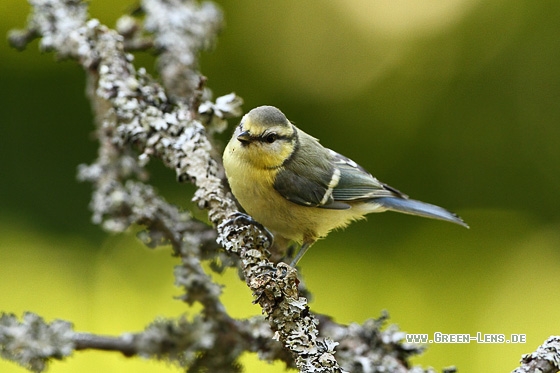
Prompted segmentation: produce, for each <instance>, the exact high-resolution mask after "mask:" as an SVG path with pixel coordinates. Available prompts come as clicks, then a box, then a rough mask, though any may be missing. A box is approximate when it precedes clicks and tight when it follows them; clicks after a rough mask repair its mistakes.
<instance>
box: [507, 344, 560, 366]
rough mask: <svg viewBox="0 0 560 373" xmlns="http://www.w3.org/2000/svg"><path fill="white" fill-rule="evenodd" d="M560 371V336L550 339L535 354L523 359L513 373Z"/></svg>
mask: <svg viewBox="0 0 560 373" xmlns="http://www.w3.org/2000/svg"><path fill="white" fill-rule="evenodd" d="M558 371H560V336H552V337H549V338H548V339H547V340H546V341H544V343H543V344H542V345H540V346H539V347H538V348H537V350H536V351H535V352H532V353H530V354H525V355H523V356H522V358H521V366H520V367H519V368H517V369H515V370H514V371H513V372H512V373H556V372H558Z"/></svg>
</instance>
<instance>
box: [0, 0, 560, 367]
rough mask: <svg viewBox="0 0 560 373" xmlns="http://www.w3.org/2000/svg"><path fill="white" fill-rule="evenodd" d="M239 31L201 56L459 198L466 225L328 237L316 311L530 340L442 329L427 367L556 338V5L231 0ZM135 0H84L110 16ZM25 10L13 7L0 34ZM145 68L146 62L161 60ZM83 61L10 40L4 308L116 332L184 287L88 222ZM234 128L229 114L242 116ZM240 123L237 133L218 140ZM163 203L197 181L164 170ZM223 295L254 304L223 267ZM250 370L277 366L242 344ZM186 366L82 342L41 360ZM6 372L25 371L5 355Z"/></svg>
mask: <svg viewBox="0 0 560 373" xmlns="http://www.w3.org/2000/svg"><path fill="white" fill-rule="evenodd" d="M218 3H219V5H220V6H221V7H222V8H223V10H224V13H225V18H226V23H227V24H226V27H225V29H224V31H223V33H222V34H221V36H220V38H219V40H218V44H217V47H216V49H215V50H214V51H213V52H209V53H205V54H203V56H202V58H201V69H202V72H203V73H204V74H205V75H206V76H208V78H209V80H208V84H209V86H210V87H211V88H212V89H213V90H214V92H215V94H216V95H222V94H226V93H229V92H231V91H235V92H236V93H237V94H239V95H240V96H242V97H243V98H244V99H245V105H244V109H245V111H248V110H250V109H251V108H253V107H255V106H258V105H263V104H270V105H275V106H277V107H279V108H281V109H282V110H283V111H284V113H286V115H287V116H288V118H290V119H291V120H293V121H294V122H295V123H296V124H297V125H298V126H300V127H301V128H302V129H304V130H305V131H307V132H309V133H311V134H313V135H315V136H316V137H319V138H320V139H321V141H322V143H323V144H324V145H326V146H329V147H332V148H334V149H336V150H337V151H339V152H341V153H342V154H345V155H347V156H349V157H351V158H353V159H354V160H356V161H357V162H358V163H360V164H362V165H363V166H364V167H366V168H367V169H368V170H370V171H371V172H372V173H373V174H374V175H375V176H377V177H378V178H379V179H380V180H382V181H384V182H386V183H388V184H389V185H391V186H394V187H396V188H398V189H400V190H402V191H403V192H405V193H408V194H409V195H411V196H412V197H413V198H416V199H421V200H424V201H428V202H432V203H435V204H438V205H441V206H444V207H447V208H449V209H451V210H453V211H456V212H457V213H459V214H460V215H461V216H462V217H463V218H464V219H465V220H466V221H467V222H468V223H469V224H470V226H471V229H470V230H466V229H463V228H461V227H459V226H455V225H452V224H446V223H443V222H437V221H430V220H426V219H420V218H414V217H410V216H404V215H398V214H393V213H386V214H379V215H373V216H370V217H369V218H368V220H367V221H362V222H359V223H355V224H353V225H352V226H351V227H350V228H348V229H347V230H346V231H344V232H335V233H331V235H330V236H329V238H328V239H326V240H323V241H320V242H319V243H317V244H316V245H315V246H314V247H313V248H312V249H311V250H310V251H309V253H308V254H307V255H306V256H305V258H304V259H303V260H302V261H301V262H300V264H301V268H302V270H301V271H302V274H303V276H304V278H305V281H306V283H307V285H308V286H309V288H310V289H311V290H312V291H313V293H314V298H313V300H312V301H311V307H312V309H313V310H314V311H317V312H321V313H326V314H329V315H331V316H333V317H334V318H335V319H336V320H337V321H339V322H343V323H349V322H358V323H361V322H363V321H364V320H366V319H367V318H370V317H377V316H379V315H380V313H381V311H382V310H383V309H387V310H388V311H389V312H390V314H391V316H392V319H391V320H392V322H394V323H397V324H398V325H399V326H400V327H401V329H403V330H405V331H407V332H410V333H428V334H430V336H433V333H434V332H443V333H470V334H473V335H474V334H476V333H477V332H481V333H502V334H505V335H506V336H508V337H509V334H510V333H520V334H526V335H527V343H525V344H493V345H489V344H477V343H470V344H432V345H430V347H429V349H428V351H427V352H426V353H425V354H424V355H423V356H422V357H420V358H416V359H414V363H418V364H422V365H424V366H433V367H435V368H437V369H438V370H439V369H441V368H442V367H444V366H448V365H452V364H454V365H456V366H457V367H458V368H459V371H460V372H477V371H487V372H498V371H502V372H507V371H510V370H511V369H513V368H515V367H516V366H517V362H518V360H519V358H520V356H521V354H522V353H526V352H531V351H533V350H534V349H535V348H536V347H537V346H538V345H539V344H541V343H542V342H543V341H544V339H545V338H547V337H548V336H549V335H552V334H560V323H559V322H558V320H559V319H560V318H559V316H560V311H559V306H560V298H559V297H558V289H560V279H559V276H558V273H559V272H560V234H559V226H560V215H559V213H558V211H559V209H560V199H559V198H558V193H559V192H560V166H559V162H558V161H559V159H560V146H559V139H560V127H559V121H560V102H559V98H560V4H558V3H557V2H534V1H530V0H510V1H505V0H491V1H478V0H448V1H422V2H419V1H416V0H393V1H375V2H374V1H369V0H362V1H358V0H355V1H343V0H333V1H330V2H322V1H318V0H314V1H306V2H300V1H296V0H290V1H283V2H280V1H276V2H271V1H266V2H265V1H263V2H258V1H246V0H237V1H219V2H218ZM134 6H135V2H134V1H125V0H120V1H114V0H92V1H91V7H90V12H91V14H92V16H93V17H96V18H99V19H101V21H102V22H103V23H106V24H108V25H109V26H113V25H114V22H115V20H116V19H117V17H118V15H120V14H122V13H123V12H124V11H127V10H130V9H132V8H133V7H134ZM28 11H29V7H28V5H27V4H26V3H25V2H23V1H21V0H2V1H1V2H0V34H1V35H6V33H7V31H8V30H9V29H11V28H20V27H22V26H23V25H24V22H25V19H26V15H27V13H28ZM136 63H137V65H138V66H141V65H145V66H147V67H148V69H149V70H150V71H153V66H154V60H153V58H151V57H146V56H138V59H137V62H136ZM84 87H85V79H84V73H83V72H82V71H81V70H80V68H79V67H77V65H76V64H75V63H73V62H63V63H55V62H54V59H53V56H52V55H51V54H45V55H41V54H40V53H39V52H38V51H37V42H34V43H33V44H31V45H30V47H29V48H28V50H27V51H25V52H24V53H18V52H16V51H15V50H13V49H11V48H9V47H8V45H7V43H6V42H5V41H4V42H2V43H1V44H0V98H1V99H0V122H1V128H2V135H1V136H0V151H1V154H2V160H1V161H0V175H1V178H2V182H1V183H0V223H1V224H0V232H1V237H2V240H1V241H0V262H1V269H0V310H2V311H7V312H14V313H16V314H18V315H21V313H22V312H23V311H25V310H31V311H34V312H37V313H39V314H40V315H42V316H44V317H45V318H46V319H47V320H52V319H54V318H63V319H67V320H70V321H73V322H74V323H75V325H76V329H78V330H83V331H92V332H96V333H107V334H119V333H121V332H126V331H138V330H141V329H142V328H143V327H144V326H145V325H146V324H147V323H149V322H150V321H151V320H153V319H154V318H155V317H156V316H168V317H176V316H178V315H180V314H182V313H184V312H187V313H189V314H191V315H192V314H193V313H195V312H196V308H195V309H188V308H187V307H186V306H185V305H184V304H182V303H180V302H179V301H176V300H173V299H172V297H173V295H178V294H179V290H178V289H176V288H174V286H173V276H172V266H174V265H175V264H177V262H176V260H175V259H173V258H171V257H170V255H169V250H167V249H165V248H163V249H159V250H155V251H150V250H148V249H146V248H143V247H142V245H140V244H139V243H138V241H137V240H136V239H135V238H134V235H133V234H132V233H131V234H129V235H108V234H106V233H104V232H102V231H101V230H100V228H99V227H97V226H94V225H92V224H91V222H90V212H89V211H88V202H89V198H90V186H89V185H87V184H81V183H78V182H76V180H75V175H76V167H77V165H78V164H80V163H85V162H86V163H87V162H91V161H92V160H93V159H94V158H95V156H96V143H95V141H94V140H93V137H92V130H93V124H92V119H91V112H90V108H89V105H88V102H87V100H86V99H85V97H84ZM232 125H233V123H232ZM228 136H229V131H228V133H227V134H224V140H225V139H226V138H227V137H228ZM151 169H152V175H153V180H154V183H155V184H156V185H157V186H158V188H159V190H160V191H161V192H162V194H164V195H165V196H166V198H168V199H169V200H171V201H174V202H176V203H178V204H180V205H181V206H184V207H189V206H190V202H189V199H190V196H191V194H192V190H191V189H189V188H188V187H186V186H184V185H178V184H176V183H175V177H174V174H173V172H172V171H170V170H166V169H164V168H163V167H161V166H160V165H157V164H153V165H151ZM216 277H217V280H218V281H220V282H222V283H224V284H226V288H225V290H224V302H225V303H226V305H227V307H228V309H229V311H230V313H231V314H232V315H234V316H238V317H242V316H249V315H256V314H259V313H260V309H259V308H258V307H257V306H252V305H251V295H250V293H249V290H248V289H246V287H245V286H244V284H242V283H240V282H239V281H238V280H237V279H236V276H235V274H234V273H232V272H231V271H230V272H228V273H226V275H224V276H216ZM244 361H245V362H246V363H247V369H246V371H248V372H256V371H258V372H281V371H283V365H282V364H275V365H268V364H265V363H262V362H258V361H257V359H256V358H255V357H254V356H246V357H245V359H244ZM101 370H103V371H106V372H128V371H130V372H175V371H179V370H178V368H176V367H173V366H166V365H165V364H163V363H157V362H147V361H145V360H142V359H139V358H135V359H126V358H124V357H120V356H119V355H118V354H111V353H96V352H80V353H76V354H75V355H74V357H72V358H71V359H69V360H68V361H66V362H61V363H54V364H53V365H52V366H51V370H50V372H54V373H59V372H76V371H80V372H90V371H91V372H98V371H101ZM0 371H2V372H23V371H24V370H23V369H21V368H19V367H17V366H15V365H13V364H12V363H8V362H3V361H0Z"/></svg>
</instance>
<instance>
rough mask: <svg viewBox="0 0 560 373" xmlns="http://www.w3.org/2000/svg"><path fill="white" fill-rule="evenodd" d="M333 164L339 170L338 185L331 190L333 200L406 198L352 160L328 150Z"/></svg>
mask: <svg viewBox="0 0 560 373" xmlns="http://www.w3.org/2000/svg"><path fill="white" fill-rule="evenodd" d="M330 152H331V154H332V160H333V164H334V166H335V167H336V168H338V170H339V171H340V179H339V181H338V185H337V186H336V187H335V188H334V190H333V193H332V195H333V199H334V200H335V201H360V200H369V199H372V198H379V197H401V198H408V197H407V196H406V195H405V194H403V193H401V192H399V191H398V190H397V189H395V188H392V187H390V186H388V185H387V184H384V183H382V182H380V181H379V180H377V179H376V178H375V177H373V176H372V175H371V174H370V173H369V172H367V171H366V170H365V169H364V168H363V167H361V166H360V165H358V164H357V163H356V162H354V161H353V160H351V159H349V158H347V157H345V156H343V155H341V154H338V153H336V152H334V151H332V150H331V151H330Z"/></svg>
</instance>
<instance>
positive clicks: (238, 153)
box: [228, 106, 297, 169]
mask: <svg viewBox="0 0 560 373" xmlns="http://www.w3.org/2000/svg"><path fill="white" fill-rule="evenodd" d="M296 146H297V130H296V128H295V126H294V125H293V124H292V123H290V121H288V119H287V118H286V116H285V115H284V114H283V113H282V112H281V111H280V110H278V109H277V108H275V107H274V106H259V107H257V108H255V109H253V110H251V111H250V112H248V113H247V114H245V116H243V118H242V119H241V123H240V124H239V126H238V127H237V129H236V130H235V132H234V134H233V137H232V138H231V140H230V142H229V144H228V148H229V151H230V152H231V153H232V155H233V156H235V157H239V158H242V159H243V160H244V161H246V162H249V163H251V164H252V165H253V166H256V167H259V168H267V169H273V168H277V167H280V166H282V164H283V163H284V162H285V161H286V160H287V159H289V158H290V156H291V155H292V154H293V152H294V151H295V149H296Z"/></svg>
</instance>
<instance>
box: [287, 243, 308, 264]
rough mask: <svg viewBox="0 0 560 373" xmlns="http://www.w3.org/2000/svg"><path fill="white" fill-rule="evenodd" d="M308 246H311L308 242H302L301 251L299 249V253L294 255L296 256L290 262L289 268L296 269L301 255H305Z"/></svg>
mask: <svg viewBox="0 0 560 373" xmlns="http://www.w3.org/2000/svg"><path fill="white" fill-rule="evenodd" d="M309 246H311V243H309V242H304V243H303V245H301V249H299V251H298V253H297V254H296V256H295V257H294V259H292V262H291V263H290V267H293V268H295V267H296V265H297V264H298V262H299V260H300V259H301V258H302V257H303V255H304V254H305V252H306V251H307V249H309Z"/></svg>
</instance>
